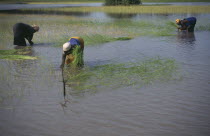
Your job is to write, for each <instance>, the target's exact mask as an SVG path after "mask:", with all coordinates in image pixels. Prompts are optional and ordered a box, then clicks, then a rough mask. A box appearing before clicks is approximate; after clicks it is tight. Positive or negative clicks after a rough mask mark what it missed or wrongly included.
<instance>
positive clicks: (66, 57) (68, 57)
mask: <svg viewBox="0 0 210 136" xmlns="http://www.w3.org/2000/svg"><path fill="white" fill-rule="evenodd" d="M83 50H84V40H83V39H82V38H81V37H71V38H70V40H69V41H68V42H66V43H64V44H63V55H62V63H61V66H60V67H61V68H63V67H64V64H67V65H68V64H71V65H72V66H80V67H81V66H83V65H84V61H83Z"/></svg>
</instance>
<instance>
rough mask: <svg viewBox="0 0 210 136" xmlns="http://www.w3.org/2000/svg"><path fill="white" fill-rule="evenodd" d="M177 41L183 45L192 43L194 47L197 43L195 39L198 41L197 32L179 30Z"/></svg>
mask: <svg viewBox="0 0 210 136" xmlns="http://www.w3.org/2000/svg"><path fill="white" fill-rule="evenodd" d="M177 41H178V42H179V43H181V45H183V46H185V45H186V46H189V45H191V46H192V47H193V46H194V45H195V41H196V39H195V34H194V33H190V32H186V31H182V32H178V34H177Z"/></svg>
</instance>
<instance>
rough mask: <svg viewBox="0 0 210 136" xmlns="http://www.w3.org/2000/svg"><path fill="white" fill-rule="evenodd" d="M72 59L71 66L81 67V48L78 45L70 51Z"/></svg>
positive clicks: (82, 62)
mask: <svg viewBox="0 0 210 136" xmlns="http://www.w3.org/2000/svg"><path fill="white" fill-rule="evenodd" d="M72 56H73V57H74V58H73V61H72V62H71V63H70V65H71V66H73V67H78V66H79V67H81V66H83V65H84V60H83V50H82V49H81V47H80V46H76V47H75V48H74V49H73V51H72Z"/></svg>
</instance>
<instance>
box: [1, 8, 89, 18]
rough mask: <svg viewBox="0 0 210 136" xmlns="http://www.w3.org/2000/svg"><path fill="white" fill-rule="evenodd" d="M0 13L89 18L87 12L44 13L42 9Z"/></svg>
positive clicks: (53, 11)
mask: <svg viewBox="0 0 210 136" xmlns="http://www.w3.org/2000/svg"><path fill="white" fill-rule="evenodd" d="M0 13H8V14H30V15H31V14H32V15H33V14H37V15H42V14H47V15H69V16H77V17H86V16H89V15H90V13H89V12H77V11H75V12H67V11H57V10H56V9H55V10H52V11H46V10H43V9H36V10H33V9H32V10H27V11H25V10H5V11H0Z"/></svg>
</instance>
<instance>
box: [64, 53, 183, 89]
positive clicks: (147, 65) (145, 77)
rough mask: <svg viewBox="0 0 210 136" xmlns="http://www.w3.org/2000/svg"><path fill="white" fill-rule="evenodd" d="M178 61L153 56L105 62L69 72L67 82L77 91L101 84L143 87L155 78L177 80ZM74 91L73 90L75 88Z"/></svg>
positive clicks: (97, 86)
mask: <svg viewBox="0 0 210 136" xmlns="http://www.w3.org/2000/svg"><path fill="white" fill-rule="evenodd" d="M177 71H178V64H177V63H176V62H175V60H173V59H168V58H160V57H155V58H150V59H146V60H144V61H139V62H135V63H123V64H105V65H99V66H95V67H92V68H90V67H85V68H84V69H79V70H77V71H76V72H75V70H72V69H70V70H69V71H68V72H66V75H67V77H66V78H67V83H66V84H68V85H69V86H70V87H72V88H73V89H74V92H75V93H78V92H79V93H82V92H89V91H90V92H91V91H93V90H97V89H99V88H102V87H108V88H119V87H126V86H133V87H134V86H136V87H141V86H144V85H149V84H152V83H154V82H167V81H170V80H177V79H179V78H180V76H178V77H175V75H177V74H178V72H177ZM72 93H73V92H72Z"/></svg>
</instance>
